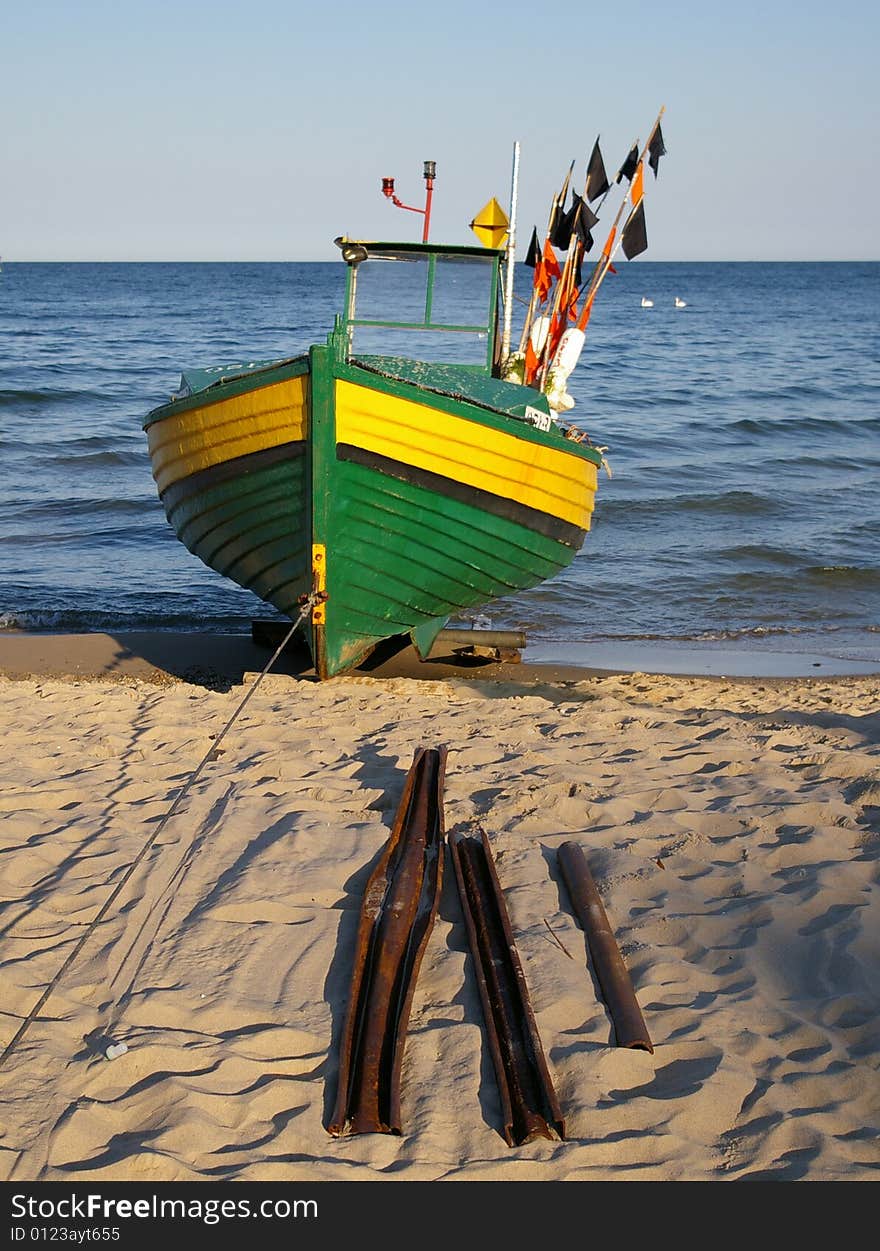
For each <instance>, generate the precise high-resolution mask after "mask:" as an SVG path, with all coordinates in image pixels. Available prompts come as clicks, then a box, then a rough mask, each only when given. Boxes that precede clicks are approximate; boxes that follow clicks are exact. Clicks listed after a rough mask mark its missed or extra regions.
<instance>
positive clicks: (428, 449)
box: [336, 382, 597, 530]
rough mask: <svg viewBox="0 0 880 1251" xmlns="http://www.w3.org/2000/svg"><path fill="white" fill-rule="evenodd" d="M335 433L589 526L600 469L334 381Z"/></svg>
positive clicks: (464, 421) (458, 419)
mask: <svg viewBox="0 0 880 1251" xmlns="http://www.w3.org/2000/svg"><path fill="white" fill-rule="evenodd" d="M336 438H337V441H338V442H340V443H350V444H352V445H353V446H354V447H360V448H364V449H365V450H366V451H368V452H374V453H376V454H377V455H380V456H387V457H390V458H392V459H393V460H398V461H401V462H403V463H404V464H407V465H413V466H415V467H416V468H418V469H425V470H428V471H430V472H431V473H436V474H440V475H442V476H443V477H445V478H451V479H452V480H453V481H455V482H463V483H465V484H466V485H468V486H472V487H475V488H477V489H479V490H482V491H489V492H490V493H491V494H493V495H498V496H500V497H501V498H502V499H511V500H515V501H516V502H517V503H519V504H524V505H525V506H526V507H527V508H535V509H537V510H538V511H539V512H543V513H549V514H550V516H552V517H559V518H561V519H562V520H564V521H568V522H570V523H571V524H572V525H574V526H577V527H578V528H579V529H581V530H587V529H589V524H590V515H591V513H592V511H593V496H594V494H595V491H596V483H597V471H596V466H595V465H593V464H591V463H590V461H588V460H586V459H585V458H584V457H582V456H578V455H577V454H575V453H570V454H567V453H565V452H557V451H555V450H554V449H553V448H550V447H545V446H544V445H543V444H539V443H532V442H530V441H528V440H526V439H518V438H517V437H516V436H515V435H512V434H505V433H504V432H503V431H501V430H495V429H492V428H490V427H488V426H484V425H481V424H480V423H479V422H477V421H468V420H467V419H466V418H464V417H455V416H453V415H452V414H450V413H444V412H439V411H438V410H437V409H434V408H429V407H428V406H427V405H424V404H417V403H414V402H413V401H412V400H403V399H399V398H397V397H395V396H392V395H387V394H383V393H381V392H378V391H373V390H370V389H369V388H368V387H361V386H358V385H357V384H355V383H351V382H337V383H336Z"/></svg>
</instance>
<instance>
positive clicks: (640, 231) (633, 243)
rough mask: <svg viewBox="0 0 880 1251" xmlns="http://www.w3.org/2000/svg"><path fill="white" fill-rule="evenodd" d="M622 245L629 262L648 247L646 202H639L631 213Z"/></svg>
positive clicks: (622, 238) (622, 236) (624, 231)
mask: <svg viewBox="0 0 880 1251" xmlns="http://www.w3.org/2000/svg"><path fill="white" fill-rule="evenodd" d="M620 245H621V247H622V248H623V251H624V255H625V256H626V259H627V260H628V261H631V260H632V259H633V257H636V256H639V255H640V254H641V253H642V252H644V251H645V250H646V248H647V246H648V231H647V229H646V227H645V201H644V200H639V202H638V204H637V206H636V207H635V208H634V209H633V211H632V213H630V216H629V220H628V221H627V223H626V225H625V226H624V228H623V234H622V235H621V237H620Z"/></svg>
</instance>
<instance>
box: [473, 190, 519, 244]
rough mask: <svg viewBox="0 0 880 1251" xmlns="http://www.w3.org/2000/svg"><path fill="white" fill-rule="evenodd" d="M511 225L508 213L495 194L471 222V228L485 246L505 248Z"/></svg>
mask: <svg viewBox="0 0 880 1251" xmlns="http://www.w3.org/2000/svg"><path fill="white" fill-rule="evenodd" d="M509 225H510V221H509V219H508V216H507V214H506V213H505V211H504V209H503V208H502V207H501V205H500V204H499V203H498V201H497V200H496V199H495V197H494V196H493V197H492V199H491V200H489V201H488V202H487V203H486V204H484V205H483V207H482V208H481V209H480V211H479V213H477V215H476V217H475V218H474V220H473V221H472V222H471V230H472V231H473V232H474V234H475V235H476V236H477V238H478V239H479V241H480V243H482V245H483V247H484V248H503V247H504V245H505V243H506V242H507V228H508V226H509Z"/></svg>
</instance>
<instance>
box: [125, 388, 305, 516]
mask: <svg viewBox="0 0 880 1251" xmlns="http://www.w3.org/2000/svg"><path fill="white" fill-rule="evenodd" d="M307 385H308V379H307V377H306V376H305V375H303V376H302V377H298V378H289V379H285V381H284V382H275V383H272V384H271V385H270V386H267V387H260V388H259V389H258V390H255V391H246V392H245V393H244V394H243V395H235V396H231V397H230V398H229V399H226V400H217V401H215V402H214V403H213V404H204V405H202V406H201V407H199V408H189V409H187V410H186V411H185V412H183V413H177V414H174V415H172V416H170V417H166V418H164V419H163V420H162V421H157V422H154V423H153V425H151V426H150V427H149V429H148V430H147V438H148V442H149V448H150V461H151V463H152V467H153V477H154V478H155V479H156V485H157V486H158V488H159V492H160V493H161V492H162V491H164V490H165V489H166V488H167V487H169V486H171V484H172V483H173V482H178V481H179V480H180V479H181V478H188V477H189V475H190V474H194V473H198V472H199V470H201V469H208V468H210V467H211V466H212V465H221V464H222V463H223V462H224V461H227V460H234V459H235V458H236V457H238V456H247V455H248V454H249V453H251V452H262V451H265V450H266V449H267V448H270V447H278V446H280V445H281V444H283V443H295V442H297V441H299V440H302V439H304V438H305V437H306V434H307V428H308V413H307V391H306V387H307Z"/></svg>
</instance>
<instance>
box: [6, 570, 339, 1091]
mask: <svg viewBox="0 0 880 1251" xmlns="http://www.w3.org/2000/svg"><path fill="white" fill-rule="evenodd" d="M317 602H318V595H317V594H315V593H313V594H311V595H307V596H305V597H304V598H303V600H302V601H301V603H302V608H301V610H300V614H299V616H298V617H297V619H296V621H294V623H293V625H292V626H291V627H290V629H289V630H288V631H287V633H286V634H285V636H284V638H283V639H282V640H281V642H280V643H279V644H278V646H277V647H276V649H275V651H274V652H273V654H272V656H271V657H270V659H269V660H268V661H267V663H266V665H265V666H264V667H263V669H262V671H261V672H260V673H259V674H257V677H256V678H255V679H254V681H253V682H252V683H251V685H250V687H249V688H248V690H247V692H246V693H245V695H244V698H243V699H242V700H241V702H240V703H239V705H238V707H237V708H236V709H235V711H234V712H233V714H232V716H231V717H230V718H229V720H228V721H227V722H226V724H225V725H224V727H223V729H222V730H221V731H220V733H219V734H218V735H217V737H216V738H215V739H214V742H213V743H212V744H211V746H210V748H209V749H208V751H207V752H206V753H205V755H204V756H203V757H202V759H201V760H200V761H199V763H198V764H197V765H196V767H195V769H194V770H193V772H192V773H191V774H190V775H189V777H188V778H187V779H186V781H185V782H184V783H183V785H182V786H181V788H180V790H179V791H178V792H177V794H176V796H175V797H174V801H173V803H172V804H171V807H170V808H169V809H168V811H167V812H166V813H165V815H164V816H163V817H162V819H161V821H160V822H159V824H158V825H157V826H156V828H155V830H153V833H152V834H151V835H150V837H149V838H148V839H147V841H146V842H145V843H144V845H143V847H142V848H141V849H140V851H139V852H138V854H137V855H136V856H135V858H134V860H132V862H131V864H130V865H129V866H128V868H127V869H126V871H125V872H124V873H123V875H122V877H121V878H120V880H119V881H118V882H117V884H116V886H115V887H114V889H113V890H112V891H111V892H110V894H109V895H108V897H107V898H106V899H105V900H104V903H103V904H102V905H101V907H100V908H99V909H98V912H97V915H96V916H95V917H94V918H93V919H92V920H91V921H90V922H89V924H88V926H87V927H86V930H85V932H84V933H83V935H82V936H81V937H80V939H79V941H78V942H77V943H76V945H75V946H74V948H73V950H72V951H70V952H69V953H68V955H67V958H66V959H65V960H64V962H63V963H62V965H61V968H60V969H59V970H58V972H57V973H56V974H55V976H54V977H53V978H52V980H51V982H50V983H49V985H48V986H47V987H46V989H45V990H44V991H43V993H42V995H41V996H40V998H39V999H38V1000H37V1002H36V1003H35V1004H34V1006H33V1007H32V1008H31V1010H30V1012H29V1013H28V1014H27V1016H26V1017H25V1018H24V1020H23V1021H22V1023H21V1025H20V1026H19V1027H18V1030H17V1031H16V1033H15V1035H14V1037H13V1038H12V1039H11V1040H10V1041H9V1042H8V1043H7V1044H6V1046H5V1048H4V1049H3V1052H2V1054H0V1068H2V1066H3V1065H4V1064H5V1063H6V1061H7V1060H8V1059H9V1057H10V1056H11V1055H12V1053H13V1051H14V1050H15V1048H16V1047H17V1046H18V1044H19V1043H20V1042H21V1040H22V1038H23V1037H24V1035H25V1034H26V1033H27V1031H28V1029H29V1028H30V1027H31V1025H32V1024H33V1022H34V1021H35V1020H36V1017H37V1014H38V1013H39V1011H40V1009H41V1008H42V1007H43V1005H44V1004H45V1002H46V1000H47V999H48V998H49V996H50V995H51V994H52V991H53V990H54V989H55V988H56V986H57V985H58V983H59V982H60V981H61V979H62V977H63V976H64V974H65V973H66V972H67V970H68V969H69V968H70V966H71V965H72V964H73V962H74V960H75V959H76V958H77V956H78V955H79V953H80V952H81V951H82V949H83V947H84V946H85V945H86V943H87V942H88V940H89V939H90V938H91V936H92V934H93V932H94V930H95V927H96V926H97V925H98V924H99V923H100V922H101V921H103V919H104V917H105V916H106V915H107V913H108V912H109V910H110V908H111V907H112V906H113V904H114V903H115V902H116V900H117V899H118V898H119V896H120V894H121V893H122V891H123V889H124V888H125V885H126V883H127V882H128V881H129V879H130V878H131V875H132V874H133V873H134V871H135V869H136V868H137V867H138V865H139V864H140V863H141V861H142V860H143V858H144V856H145V855H146V854H147V852H148V851H149V850H150V848H151V847H152V846H153V844H154V843H155V842H156V839H157V838H158V837H159V835H160V834H161V833H162V831H163V830H164V829H165V826H166V825H167V824H168V822H169V821H170V820H171V818H172V817H173V816H174V814H175V812H176V811H177V809H178V808H179V806H180V804H181V802H182V801H183V799H184V797H185V796H186V794H187V792H188V791H189V789H190V787H191V786H192V785H193V784H194V783H195V782H196V781H197V780H198V778H199V777H200V776H201V774H202V771H203V769H204V768H205V766H206V765H207V763H208V761H209V760H210V759H211V757H212V756H213V755H214V754H215V753H216V751H217V748H218V747H219V746H220V743H221V741H222V740H223V738H224V737H225V736H226V734H227V732H228V731H229V730H230V729H231V728H232V726H233V725H234V724H235V722H236V721H237V720H238V718H239V716H240V715H241V713H242V712H243V711H244V708H245V705H246V704H247V703H248V701H249V700H250V698H251V696H252V695H253V694H254V693H255V692H256V690H257V687H258V686H259V685H260V683H261V682H262V680H263V678H264V677H265V676H266V674H267V673H268V672H269V670H270V669H271V668H272V666H273V665H274V664H275V661H276V660H277V659H278V657H279V656H280V655H281V653H282V652H283V651H284V648H285V647H286V646H287V644H288V643H289V642H290V640H291V638H292V637H293V635H294V632H295V631H296V630H297V629H298V628H299V626H300V625H301V624H302V622H303V621H304V620H305V618H306V616H307V614H308V613H309V612H310V611H311V609H312V607H313V606H314V604H315V603H317ZM111 1050H112V1047H111ZM115 1054H120V1052H119V1051H118V1050H116V1051H115V1052H114V1055H115ZM108 1058H113V1057H112V1056H108Z"/></svg>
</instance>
